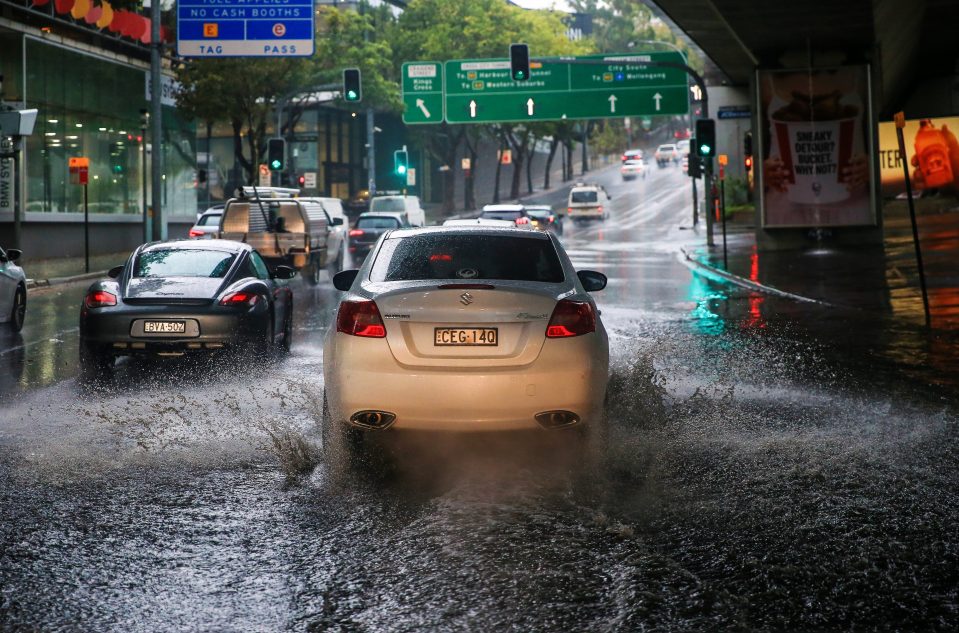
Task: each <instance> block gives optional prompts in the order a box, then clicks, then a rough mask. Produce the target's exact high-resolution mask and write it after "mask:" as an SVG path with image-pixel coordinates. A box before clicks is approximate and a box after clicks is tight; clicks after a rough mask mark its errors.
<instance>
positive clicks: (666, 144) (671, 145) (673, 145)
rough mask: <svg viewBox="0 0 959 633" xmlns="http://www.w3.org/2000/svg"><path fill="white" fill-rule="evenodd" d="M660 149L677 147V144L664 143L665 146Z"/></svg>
mask: <svg viewBox="0 0 959 633" xmlns="http://www.w3.org/2000/svg"><path fill="white" fill-rule="evenodd" d="M659 147H660V148H663V147H676V143H663V144H662V145H660V146H659Z"/></svg>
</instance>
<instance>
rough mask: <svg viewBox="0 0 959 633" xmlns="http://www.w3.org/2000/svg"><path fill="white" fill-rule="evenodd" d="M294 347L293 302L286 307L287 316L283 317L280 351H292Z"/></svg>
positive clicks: (286, 352)
mask: <svg viewBox="0 0 959 633" xmlns="http://www.w3.org/2000/svg"><path fill="white" fill-rule="evenodd" d="M292 347H293V302H292V301H290V304H289V305H288V306H287V307H286V318H284V319H283V340H282V341H280V351H281V352H283V353H284V354H289V353H290V348H292Z"/></svg>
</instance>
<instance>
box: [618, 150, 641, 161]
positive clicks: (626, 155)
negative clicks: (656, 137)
mask: <svg viewBox="0 0 959 633" xmlns="http://www.w3.org/2000/svg"><path fill="white" fill-rule="evenodd" d="M644 156H645V154H643V150H641V149H628V150H626V151H625V152H623V158H622V160H623V162H624V163H625V162H626V161H628V160H640V159H642V158H643V157H644Z"/></svg>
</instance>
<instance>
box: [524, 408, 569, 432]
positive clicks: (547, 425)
mask: <svg viewBox="0 0 959 633" xmlns="http://www.w3.org/2000/svg"><path fill="white" fill-rule="evenodd" d="M534 417H535V418H536V422H538V423H539V425H540V426H541V427H543V428H544V429H559V428H562V427H564V426H573V425H574V424H579V416H578V415H576V414H575V413H573V412H572V411H544V412H542V413H537V414H536V415H535V416H534Z"/></svg>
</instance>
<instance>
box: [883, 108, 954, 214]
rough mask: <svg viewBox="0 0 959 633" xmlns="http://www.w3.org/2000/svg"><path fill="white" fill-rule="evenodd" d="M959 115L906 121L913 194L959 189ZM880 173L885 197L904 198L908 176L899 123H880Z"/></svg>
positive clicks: (947, 192) (906, 141)
mask: <svg viewBox="0 0 959 633" xmlns="http://www.w3.org/2000/svg"><path fill="white" fill-rule="evenodd" d="M956 132H959V117H949V118H941V119H915V120H912V121H906V127H905V128H903V130H902V133H903V138H904V140H905V145H906V164H907V165H908V166H909V175H910V179H911V180H912V188H913V196H914V197H922V196H925V195H929V194H931V193H933V192H937V193H946V194H950V195H956V194H957V193H959V141H957V140H956ZM879 177H880V179H881V183H882V196H883V197H884V198H898V197H901V198H905V196H906V177H905V175H904V173H903V170H902V158H901V157H900V156H899V140H898V139H897V137H896V124H895V123H893V122H892V121H889V122H885V123H880V124H879Z"/></svg>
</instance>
